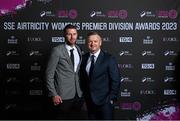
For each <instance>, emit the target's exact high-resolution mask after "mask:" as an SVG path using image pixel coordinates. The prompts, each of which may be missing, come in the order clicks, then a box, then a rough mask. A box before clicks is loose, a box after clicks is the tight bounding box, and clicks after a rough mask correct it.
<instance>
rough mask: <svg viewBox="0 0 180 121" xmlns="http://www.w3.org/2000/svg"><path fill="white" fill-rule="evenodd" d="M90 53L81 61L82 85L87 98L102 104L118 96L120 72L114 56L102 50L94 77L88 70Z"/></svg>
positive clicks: (95, 67)
mask: <svg viewBox="0 0 180 121" xmlns="http://www.w3.org/2000/svg"><path fill="white" fill-rule="evenodd" d="M89 56H90V53H86V54H85V55H84V56H83V60H82V63H81V71H80V72H81V73H80V78H81V79H80V80H81V87H82V91H83V94H84V97H85V99H89V98H90V99H91V100H92V101H93V102H94V103H95V104H96V105H102V104H105V103H107V102H108V101H110V100H115V99H116V98H117V95H118V92H119V88H120V73H119V69H118V64H117V62H116V60H115V58H114V57H113V56H111V55H110V54H108V53H105V52H104V51H102V50H101V52H100V54H99V56H98V58H97V60H96V63H95V66H94V70H93V73H92V77H91V78H92V79H91V80H90V79H89V76H88V74H87V71H86V65H87V61H88V58H89Z"/></svg>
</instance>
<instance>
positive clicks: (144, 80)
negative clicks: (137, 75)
mask: <svg viewBox="0 0 180 121" xmlns="http://www.w3.org/2000/svg"><path fill="white" fill-rule="evenodd" d="M141 82H143V83H144V82H154V80H153V79H152V78H151V77H143V78H142V79H141Z"/></svg>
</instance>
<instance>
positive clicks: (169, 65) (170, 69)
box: [165, 62, 175, 71]
mask: <svg viewBox="0 0 180 121" xmlns="http://www.w3.org/2000/svg"><path fill="white" fill-rule="evenodd" d="M165 70H166V71H174V70H175V66H174V65H173V63H171V62H170V63H168V65H165Z"/></svg>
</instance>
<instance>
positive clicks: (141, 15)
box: [140, 11, 155, 18]
mask: <svg viewBox="0 0 180 121" xmlns="http://www.w3.org/2000/svg"><path fill="white" fill-rule="evenodd" d="M140 17H141V18H143V17H155V14H154V13H153V12H152V11H142V12H141V13H140Z"/></svg>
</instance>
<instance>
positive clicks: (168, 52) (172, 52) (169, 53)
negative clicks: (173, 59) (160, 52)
mask: <svg viewBox="0 0 180 121" xmlns="http://www.w3.org/2000/svg"><path fill="white" fill-rule="evenodd" d="M164 56H177V53H176V52H175V51H173V50H166V51H165V52H164Z"/></svg>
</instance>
